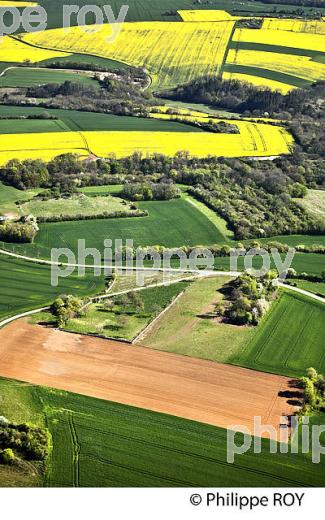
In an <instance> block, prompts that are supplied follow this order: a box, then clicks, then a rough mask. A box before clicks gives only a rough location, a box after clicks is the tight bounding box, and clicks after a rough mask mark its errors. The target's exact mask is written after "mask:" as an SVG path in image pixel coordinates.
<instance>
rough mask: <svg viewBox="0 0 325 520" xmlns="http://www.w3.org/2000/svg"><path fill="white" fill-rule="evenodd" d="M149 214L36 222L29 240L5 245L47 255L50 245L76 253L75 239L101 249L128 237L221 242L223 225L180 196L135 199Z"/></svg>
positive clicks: (141, 241) (167, 242) (168, 242)
mask: <svg viewBox="0 0 325 520" xmlns="http://www.w3.org/2000/svg"><path fill="white" fill-rule="evenodd" d="M137 206H138V207H139V209H142V210H147V211H148V212H149V215H148V216H147V217H141V218H134V217H132V218H114V219H96V220H84V221H73V222H55V223H46V224H40V226H39V227H40V231H39V232H38V233H37V236H36V238H35V240H34V243H33V244H15V245H13V244H9V243H6V244H5V247H6V249H8V250H14V251H15V252H16V253H18V252H20V253H22V254H25V253H26V254H29V255H30V256H38V255H39V256H40V257H41V258H42V257H44V258H48V257H49V256H50V249H51V248H52V247H68V248H70V249H71V250H72V251H73V252H74V253H77V246H78V242H77V241H78V239H80V238H83V239H85V241H86V247H95V248H97V249H98V250H99V251H103V248H104V240H105V239H107V238H110V239H111V240H113V244H114V241H115V240H117V239H122V240H124V241H125V240H126V239H129V238H132V239H133V241H134V247H137V246H154V245H157V244H158V245H163V246H165V247H180V246H182V245H192V246H197V245H199V244H201V245H209V244H215V243H221V244H223V243H224V242H225V239H224V235H223V229H222V230H221V231H219V230H218V229H217V227H216V226H215V224H214V223H213V222H211V221H210V220H209V219H208V218H207V217H206V216H205V215H204V214H203V213H202V212H201V211H200V210H199V209H197V208H196V207H194V206H193V205H192V204H190V203H189V202H187V201H186V200H183V199H174V200H170V201H150V202H139V203H137Z"/></svg>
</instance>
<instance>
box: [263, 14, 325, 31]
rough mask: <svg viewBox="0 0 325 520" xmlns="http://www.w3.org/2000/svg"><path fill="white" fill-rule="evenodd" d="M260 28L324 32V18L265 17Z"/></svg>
mask: <svg viewBox="0 0 325 520" xmlns="http://www.w3.org/2000/svg"><path fill="white" fill-rule="evenodd" d="M262 29H271V30H281V31H293V32H298V33H312V34H325V21H324V20H294V19H292V18H287V19H279V18H265V19H264V21H263V26H262Z"/></svg>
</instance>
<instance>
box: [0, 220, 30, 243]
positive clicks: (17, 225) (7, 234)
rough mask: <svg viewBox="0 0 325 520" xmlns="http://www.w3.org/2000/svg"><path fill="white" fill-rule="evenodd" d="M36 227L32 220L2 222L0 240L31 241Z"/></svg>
mask: <svg viewBox="0 0 325 520" xmlns="http://www.w3.org/2000/svg"><path fill="white" fill-rule="evenodd" d="M37 231H38V227H37V226H35V224H34V223H32V222H8V221H7V222H4V223H3V224H1V223H0V240H3V241H4V242H14V243H21V244H25V243H31V242H33V240H34V238H35V236H36V233H37Z"/></svg>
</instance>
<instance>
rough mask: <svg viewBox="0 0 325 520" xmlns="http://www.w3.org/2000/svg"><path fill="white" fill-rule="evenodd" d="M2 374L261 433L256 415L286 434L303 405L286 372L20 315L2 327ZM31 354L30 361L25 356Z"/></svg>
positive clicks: (225, 426) (208, 422)
mask: <svg viewBox="0 0 325 520" xmlns="http://www.w3.org/2000/svg"><path fill="white" fill-rule="evenodd" d="M0 340H1V341H0V345H1V346H0V375H1V376H3V377H8V378H14V379H17V380H21V381H26V382H29V383H33V384H38V385H45V386H49V387H52V388H58V389H62V390H67V391H73V392H77V393H81V394H84V395H89V396H91V397H99V398H102V399H105V400H109V401H115V402H118V403H122V404H128V405H131V406H138V407H141V408H144V409H148V410H152V411H156V412H163V413H168V414H171V415H176V416H178V417H183V418H186V419H192V420H197V421H200V422H203V423H207V424H212V425H215V426H221V427H224V428H227V427H229V428H231V427H232V426H233V427H235V425H238V424H240V425H243V426H246V427H248V428H249V429H250V430H251V431H253V429H252V428H253V420H254V416H256V415H259V416H261V417H262V424H265V422H264V421H267V424H272V425H273V426H274V428H275V429H276V431H277V432H278V431H279V423H280V417H281V415H282V414H287V415H291V414H292V413H294V412H295V410H296V407H295V406H292V405H291V404H289V403H288V402H287V399H286V398H285V397H280V396H279V395H278V394H279V392H286V391H289V389H290V380H289V379H287V378H284V377H282V376H275V375H271V374H263V373H257V372H256V371H251V370H247V369H245V368H239V367H231V366H227V365H220V364H216V363H211V362H208V361H204V360H199V359H193V358H190V357H184V356H177V355H174V354H168V353H166V352H158V351H156V350H151V349H146V348H143V347H133V346H130V345H126V344H125V343H119V342H116V341H115V342H114V341H110V340H103V339H99V338H91V337H88V336H80V335H78V334H70V333H67V332H62V331H58V330H55V329H49V328H45V327H40V326H38V325H30V324H28V323H26V321H25V320H20V321H18V322H15V323H13V324H9V325H8V326H7V327H5V328H3V329H1V330H0ZM26 350H27V351H28V363H26V362H25V356H24V353H26ZM225 448H226V446H225Z"/></svg>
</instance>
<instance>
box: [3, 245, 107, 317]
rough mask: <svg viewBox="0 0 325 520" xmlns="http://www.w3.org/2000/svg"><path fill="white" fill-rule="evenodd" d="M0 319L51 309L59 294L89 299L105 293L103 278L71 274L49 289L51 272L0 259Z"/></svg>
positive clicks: (21, 262) (26, 264) (4, 258)
mask: <svg viewBox="0 0 325 520" xmlns="http://www.w3.org/2000/svg"><path fill="white" fill-rule="evenodd" d="M0 284H1V296H0V319H5V318H8V317H10V316H14V315H15V314H18V313H21V312H26V311H30V310H32V309H38V308H39V307H43V306H45V305H50V304H51V303H52V302H53V300H54V299H55V297H56V296H58V295H59V294H75V295H80V296H88V295H94V294H98V293H99V292H101V291H102V290H103V289H104V279H103V277H102V276H99V277H96V278H95V277H94V276H92V275H91V273H89V274H86V276H85V277H78V276H77V275H76V274H72V275H71V276H69V277H67V278H61V280H60V282H59V286H58V287H53V286H52V285H51V269H50V268H49V267H48V266H45V265H38V264H36V263H29V262H24V261H22V260H17V259H15V258H9V257H7V256H5V255H0Z"/></svg>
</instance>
